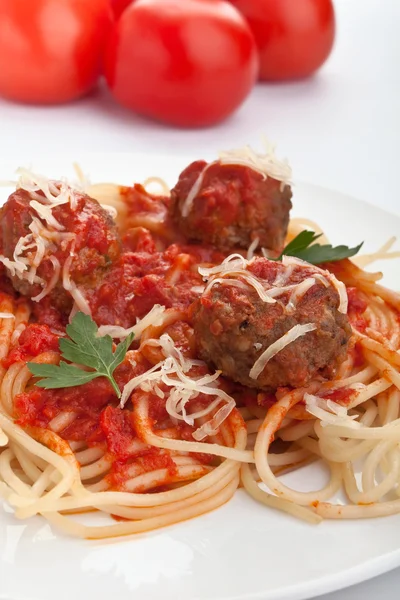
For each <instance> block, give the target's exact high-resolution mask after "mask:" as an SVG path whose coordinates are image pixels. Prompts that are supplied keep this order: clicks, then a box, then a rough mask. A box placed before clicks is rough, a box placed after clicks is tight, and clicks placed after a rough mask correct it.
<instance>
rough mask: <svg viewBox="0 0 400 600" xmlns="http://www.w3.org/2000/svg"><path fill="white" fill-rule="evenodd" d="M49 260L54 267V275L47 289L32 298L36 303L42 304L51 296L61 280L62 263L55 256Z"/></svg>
mask: <svg viewBox="0 0 400 600" xmlns="http://www.w3.org/2000/svg"><path fill="white" fill-rule="evenodd" d="M49 260H50V262H51V264H52V265H53V269H54V272H53V275H52V277H51V279H50V281H49V282H48V284H47V285H46V287H45V288H44V289H43V290H42V291H41V292H40V294H38V295H37V296H34V297H33V298H32V300H33V301H34V302H40V300H43V298H45V297H46V296H48V295H49V294H50V292H51V291H52V290H54V288H55V287H56V285H57V283H58V280H59V279H60V273H61V265H60V261H59V260H58V259H57V258H56V257H55V256H50V257H49Z"/></svg>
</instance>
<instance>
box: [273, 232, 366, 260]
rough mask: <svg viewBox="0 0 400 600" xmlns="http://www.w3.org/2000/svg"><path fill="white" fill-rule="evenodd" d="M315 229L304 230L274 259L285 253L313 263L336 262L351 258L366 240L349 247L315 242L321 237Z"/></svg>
mask: <svg viewBox="0 0 400 600" xmlns="http://www.w3.org/2000/svg"><path fill="white" fill-rule="evenodd" d="M321 235H322V234H317V233H315V232H314V231H302V232H301V233H299V235H297V236H296V237H295V238H294V239H293V240H292V241H291V242H289V244H288V245H287V246H286V247H285V248H284V249H283V250H282V252H281V254H280V255H279V256H278V258H275V259H272V260H282V257H283V256H284V255H286V256H295V257H296V258H301V259H302V260H305V261H306V262H309V263H311V264H312V265H319V264H320V263H324V262H335V261H337V260H342V259H344V258H350V257H351V256H354V255H355V254H357V252H359V251H360V249H361V246H362V245H363V243H364V242H362V243H361V244H359V245H358V246H355V247H354V248H349V247H348V246H331V244H324V245H321V244H314V242H315V240H317V239H318V238H320V237H321Z"/></svg>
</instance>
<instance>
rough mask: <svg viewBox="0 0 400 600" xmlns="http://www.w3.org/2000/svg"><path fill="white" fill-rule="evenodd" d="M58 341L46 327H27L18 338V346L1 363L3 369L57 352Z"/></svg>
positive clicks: (34, 324)
mask: <svg viewBox="0 0 400 600" xmlns="http://www.w3.org/2000/svg"><path fill="white" fill-rule="evenodd" d="M58 341H59V338H58V336H57V335H55V334H54V333H52V331H51V329H50V328H49V327H48V326H47V325H39V324H37V323H33V324H32V325H28V326H27V327H26V328H25V329H24V331H23V332H22V333H21V335H20V337H19V340H18V346H16V348H14V349H13V350H11V352H10V354H9V355H8V356H7V358H5V359H4V360H3V361H2V364H3V367H5V368H6V369H7V368H9V367H10V366H11V365H12V364H14V363H16V362H25V361H27V360H29V359H32V358H34V357H36V356H39V354H43V352H51V351H53V352H57V351H58V350H59V346H58Z"/></svg>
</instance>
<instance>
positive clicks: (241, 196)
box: [170, 161, 292, 252]
mask: <svg viewBox="0 0 400 600" xmlns="http://www.w3.org/2000/svg"><path fill="white" fill-rule="evenodd" d="M291 197H292V192H291V189H290V186H288V185H285V184H283V183H282V182H281V181H277V180H276V179H273V178H271V177H265V176H263V175H261V174H260V173H259V172H257V171H255V170H253V169H251V168H250V167H247V166H242V165H228V164H221V163H220V162H215V163H211V164H210V165H207V163H206V162H204V161H197V162H194V163H192V164H191V165H190V166H189V167H187V168H186V169H185V170H184V171H183V173H181V175H180V177H179V181H178V183H177V184H176V186H175V187H174V188H173V190H172V191H171V204H170V215H171V216H172V219H173V220H174V222H175V223H176V225H177V226H178V228H179V229H180V231H181V233H182V234H183V235H185V236H186V237H187V238H188V239H191V240H198V241H202V242H204V243H207V244H212V245H213V246H215V247H217V248H220V249H229V248H234V247H241V248H248V247H249V246H250V244H251V243H252V241H254V240H255V239H256V238H258V240H259V244H260V246H261V247H264V248H268V249H270V250H273V251H276V252H279V251H280V250H281V249H282V247H283V245H284V241H285V237H286V232H287V227H288V223H289V211H290V209H291V207H292V203H291V200H290V199H291Z"/></svg>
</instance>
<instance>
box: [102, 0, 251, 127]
mask: <svg viewBox="0 0 400 600" xmlns="http://www.w3.org/2000/svg"><path fill="white" fill-rule="evenodd" d="M105 74H106V78H107V81H108V85H109V86H110V89H111V91H112V93H113V95H114V96H115V98H116V99H117V100H118V101H119V102H121V104H123V105H125V106H126V107H128V108H131V109H132V110H134V111H137V112H138V113H141V114H143V115H146V116H148V117H152V118H155V119H158V120H160V121H165V122H166V123H172V124H175V125H180V126H189V127H193V126H196V127H197V126H202V125H211V124H213V123H217V122H218V121H221V120H222V119H225V118H226V117H227V116H228V115H230V114H231V113H232V112H233V111H234V110H235V109H236V108H237V107H238V106H239V105H240V104H241V103H242V102H243V100H244V99H245V98H246V96H247V95H248V93H249V92H250V90H251V88H252V87H253V85H254V83H255V80H256V78H257V74H258V56H257V50H256V46H255V42H254V39H253V36H252V34H251V31H250V29H249V26H248V25H247V23H246V22H245V19H243V17H242V16H241V15H240V14H239V12H238V11H237V10H236V9H235V8H233V6H231V5H230V4H229V3H227V2H224V1H222V0H184V1H182V0H137V1H136V2H135V3H134V4H132V5H131V6H130V7H129V8H128V9H127V10H126V11H125V12H124V14H123V15H122V17H121V19H120V20H119V21H118V23H117V24H116V26H115V30H114V33H113V35H112V36H111V40H110V43H109V45H108V51H107V53H106V60H105Z"/></svg>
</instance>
